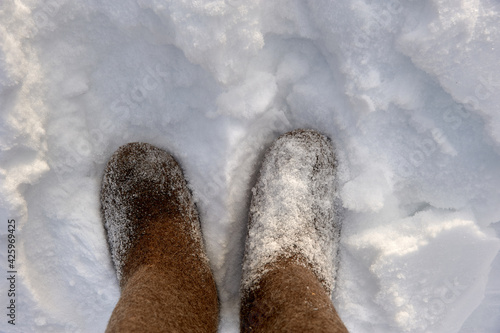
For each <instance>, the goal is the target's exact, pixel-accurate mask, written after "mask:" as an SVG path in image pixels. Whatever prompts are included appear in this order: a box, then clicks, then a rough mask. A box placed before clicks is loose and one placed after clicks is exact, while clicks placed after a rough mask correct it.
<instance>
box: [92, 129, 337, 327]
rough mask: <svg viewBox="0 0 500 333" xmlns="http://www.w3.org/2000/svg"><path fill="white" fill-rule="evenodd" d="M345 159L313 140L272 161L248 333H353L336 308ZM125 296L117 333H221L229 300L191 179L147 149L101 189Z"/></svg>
mask: <svg viewBox="0 0 500 333" xmlns="http://www.w3.org/2000/svg"><path fill="white" fill-rule="evenodd" d="M335 164H336V160H335V155H334V150H333V147H332V145H331V143H330V141H329V140H328V139H327V138H326V137H325V136H323V135H321V134H319V133H317V132H315V131H311V130H296V131H293V132H289V133H286V134H284V135H283V136H281V137H280V138H278V139H277V140H276V141H275V142H274V144H273V145H272V147H271V148H270V149H269V151H268V152H267V154H266V156H265V158H264V162H263V165H262V168H261V171H260V175H259V178H258V181H257V184H256V185H255V187H254V189H253V196H252V202H251V206H250V212H249V222H248V235H247V240H246V250H245V258H244V262H243V277H242V283H241V297H242V298H241V311H240V327H241V330H242V331H244V332H346V329H345V327H344V325H343V324H342V322H341V320H340V319H339V317H338V315H337V313H336V312H335V309H334V307H333V305H332V302H331V299H330V296H331V292H332V290H333V284H334V275H335V269H336V261H337V260H336V256H337V248H338V246H337V243H338V237H339V230H340V227H339V225H338V222H337V218H336V216H335V208H334V203H333V201H334V196H335V171H336V169H335V168H336V165H335ZM101 204H102V213H103V218H104V225H105V229H106V232H107V237H108V243H109V246H110V250H111V255H112V259H113V263H114V266H115V268H116V272H117V276H118V280H119V282H120V288H121V297H120V300H119V301H118V304H117V305H116V307H115V309H114V311H113V314H112V315H111V318H110V321H109V323H108V329H107V331H108V332H216V331H217V327H218V312H219V310H218V308H219V305H218V297H217V290H216V285H215V281H214V278H213V275H212V272H211V269H210V265H209V261H208V258H207V256H206V254H205V251H204V247H203V239H202V234H201V230H200V222H199V219H198V213H197V211H196V207H195V205H194V202H193V199H192V197H191V194H190V191H189V189H188V187H187V185H186V181H185V179H184V177H183V174H182V170H181V168H180V167H179V165H178V164H177V162H176V161H175V160H174V158H173V157H172V156H171V155H169V154H168V153H166V152H165V151H163V150H161V149H159V148H156V147H154V146H151V145H149V144H146V143H131V144H127V145H125V146H122V147H121V148H119V149H118V151H117V152H116V153H115V154H114V155H113V156H112V157H111V159H110V161H109V162H108V164H107V167H106V170H105V173H104V178H103V182H102V188H101Z"/></svg>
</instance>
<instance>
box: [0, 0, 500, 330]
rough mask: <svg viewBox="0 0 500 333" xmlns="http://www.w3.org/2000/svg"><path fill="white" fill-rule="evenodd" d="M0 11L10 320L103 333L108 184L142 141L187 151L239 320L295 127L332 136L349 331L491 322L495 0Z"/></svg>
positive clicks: (230, 0) (213, 254) (114, 292)
mask: <svg viewBox="0 0 500 333" xmlns="http://www.w3.org/2000/svg"><path fill="white" fill-rule="evenodd" d="M0 22H1V23H0V105H1V109H0V111H1V112H0V117H1V119H0V149H1V154H0V178H1V180H0V212H1V216H2V218H3V219H4V220H7V219H15V220H16V222H17V227H18V229H17V231H16V240H17V243H16V249H17V257H16V265H17V270H18V275H17V280H16V289H17V290H16V291H17V298H16V304H17V306H18V307H17V319H16V323H17V324H16V326H15V327H13V326H11V325H9V324H7V322H6V320H5V318H4V319H2V321H0V331H6V332H96V331H103V330H104V328H105V327H106V323H107V320H108V318H109V315H110V314H111V311H112V309H113V307H114V305H115V303H116V301H117V299H118V297H119V289H118V282H117V278H116V274H115V272H114V270H113V265H112V263H111V257H110V254H109V251H108V248H107V244H106V240H105V234H104V228H103V225H102V221H101V217H100V211H99V210H100V206H99V205H100V204H99V190H100V182H101V178H102V173H103V170H104V167H105V163H106V162H107V160H108V159H109V158H110V156H111V155H112V153H113V152H114V151H115V150H116V149H117V148H118V147H119V146H121V145H122V144H124V143H127V142H132V141H144V142H148V143H151V144H154V145H156V146H158V147H161V148H163V149H166V150H167V151H169V152H170V153H172V154H173V155H174V156H175V157H176V158H177V159H178V160H179V162H180V164H181V165H182V167H183V169H184V173H185V175H186V177H187V179H188V183H189V186H190V188H191V190H192V191H193V194H194V197H195V200H196V201H197V205H198V209H199V212H200V217H201V223H202V231H203V234H204V239H205V244H206V247H207V252H208V257H209V258H210V263H211V265H212V269H213V271H214V274H215V277H216V280H217V284H218V288H219V292H220V297H221V301H222V309H221V326H220V331H221V332H236V331H237V330H238V329H237V328H238V318H237V311H238V309H237V307H238V291H239V284H240V278H241V259H242V255H243V249H244V237H245V228H246V221H247V217H248V208H249V202H250V194H251V188H252V186H253V185H254V183H255V181H256V173H257V170H258V168H259V166H260V162H261V160H262V157H263V154H264V151H265V149H266V148H267V147H269V145H270V144H271V143H272V141H273V140H274V139H276V138H277V137H278V136H279V134H282V133H284V132H286V131H288V130H291V129H295V128H300V127H306V128H314V129H317V130H319V131H321V132H323V133H324V134H326V135H327V136H329V137H330V138H331V139H332V140H333V142H334V143H335V146H336V149H337V155H338V156H337V158H338V162H339V169H338V181H339V195H340V199H341V201H342V204H343V207H344V212H343V214H342V216H343V217H342V219H343V220H342V222H343V231H342V237H341V242H340V243H341V244H340V264H339V270H338V275H337V284H336V289H335V290H334V295H333V301H334V304H335V306H336V308H337V309H338V312H339V314H340V316H341V317H342V318H343V320H344V321H345V324H346V326H347V328H348V329H350V330H351V331H352V332H462V333H464V332H474V331H476V332H497V331H498V330H499V328H500V316H499V313H500V311H499V310H500V305H499V303H498V295H499V293H500V286H499V284H498V278H497V277H498V275H499V274H500V264H499V263H500V257H499V256H498V255H497V254H498V251H499V249H500V241H499V239H498V233H499V232H500V223H498V222H500V205H498V202H499V201H500V190H499V188H500V172H499V168H498V166H499V165H500V112H498V105H500V94H499V93H498V91H499V87H500V81H499V79H498V78H499V77H500V68H499V67H498V59H499V56H500V51H499V50H500V45H499V44H500V28H499V27H500V6H499V4H498V2H497V1H495V0H460V1H451V0H423V1H411V0H408V1H403V0H391V1H383V2H382V1H370V0H352V1H343V2H339V1H336V2H334V1H331V0H314V1H304V0H287V1H284V0H277V1H268V2H265V1H257V0H256V1H240V0H226V1H221V0H219V1H181V0H170V1H167V0H161V1H160V0H121V1H118V0H112V1H97V0H84V1H78V2H70V1H67V0H46V1H42V0H20V1H3V2H2V3H1V4H0ZM4 226H5V227H4V228H2V229H1V230H0V239H1V242H2V244H6V243H5V242H6V237H7V228H6V225H4ZM2 248H4V249H5V248H6V246H5V245H2ZM0 261H1V262H2V264H1V265H2V267H6V263H7V254H6V251H5V250H2V251H0ZM6 287H7V280H6V279H2V282H0V290H6ZM2 293H3V295H2V296H1V297H0V298H1V299H2V300H3V302H6V301H7V296H6V295H5V293H4V292H2ZM2 304H6V303H2Z"/></svg>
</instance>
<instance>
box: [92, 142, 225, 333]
mask: <svg viewBox="0 0 500 333" xmlns="http://www.w3.org/2000/svg"><path fill="white" fill-rule="evenodd" d="M101 207H102V215H103V220H104V226H105V229H106V232H107V237H108V243H109V247H110V251H111V256H112V260H113V263H114V266H115V268H116V272H117V278H118V280H119V282H120V288H121V297H120V300H119V301H118V304H117V305H116V307H115V309H114V311H113V314H112V316H111V318H110V321H109V323H108V328H107V332H215V331H216V330H217V325H218V299H217V291H216V286H215V281H214V279H213V275H212V272H211V270H210V267H209V263H208V259H207V256H206V254H205V252H204V248H203V241H202V236H201V230H200V222H199V219H198V213H197V211H196V207H195V205H194V202H193V200H192V197H191V193H190V191H189V189H188V187H187V184H186V181H185V179H184V176H183V174H182V170H181V168H180V167H179V165H178V164H177V162H176V161H175V159H174V158H173V157H172V156H171V155H169V154H168V153H167V152H165V151H163V150H161V149H159V148H156V147H154V146H152V145H150V144H146V143H130V144H127V145H124V146H122V147H120V148H119V149H118V150H117V151H116V152H115V153H114V154H113V156H112V157H111V159H110V161H109V162H108V164H107V167H106V169H105V172H104V177H103V182H102V187H101Z"/></svg>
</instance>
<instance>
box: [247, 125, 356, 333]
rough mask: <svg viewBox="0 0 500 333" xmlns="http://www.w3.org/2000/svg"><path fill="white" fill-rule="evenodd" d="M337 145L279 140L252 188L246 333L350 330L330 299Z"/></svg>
mask: <svg viewBox="0 0 500 333" xmlns="http://www.w3.org/2000/svg"><path fill="white" fill-rule="evenodd" d="M335 175H336V160H335V154H334V149H333V146H332V144H331V142H330V141H329V140H328V139H327V138H326V137H325V136H323V135H321V134H319V133H317V132H315V131H311V130H296V131H293V132H290V133H286V134H284V135H283V136H281V137H280V138H278V139H277V140H276V141H275V143H274V144H273V145H272V146H271V148H270V149H269V151H268V152H267V153H266V156H265V158H264V161H263V164H262V167H261V170H260V174H259V178H258V180H257V183H256V185H255V187H254V188H253V190H252V192H253V197H252V202H251V205H250V212H249V222H248V236H247V241H246V248H245V259H244V263H243V276H242V285H241V297H242V301H241V302H242V303H241V311H240V326H241V331H242V332H347V330H346V328H345V326H344V324H343V323H342V321H341V320H340V318H339V317H338V315H337V313H336V311H335V308H334V307H333V304H332V302H331V293H332V291H333V288H334V279H335V272H336V267H337V249H338V239H339V235H340V224H339V222H338V219H337V217H336V212H335V205H334V199H335V194H336V192H335V188H336V185H335V183H336V180H335Z"/></svg>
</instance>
